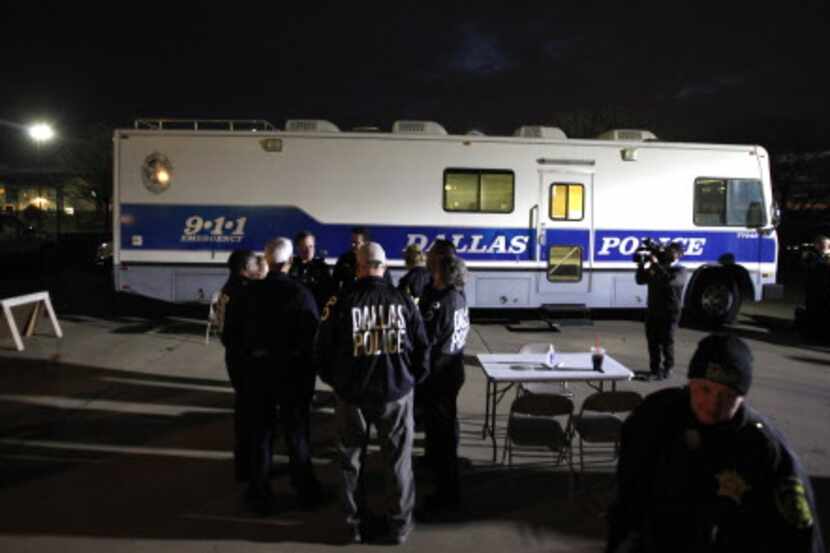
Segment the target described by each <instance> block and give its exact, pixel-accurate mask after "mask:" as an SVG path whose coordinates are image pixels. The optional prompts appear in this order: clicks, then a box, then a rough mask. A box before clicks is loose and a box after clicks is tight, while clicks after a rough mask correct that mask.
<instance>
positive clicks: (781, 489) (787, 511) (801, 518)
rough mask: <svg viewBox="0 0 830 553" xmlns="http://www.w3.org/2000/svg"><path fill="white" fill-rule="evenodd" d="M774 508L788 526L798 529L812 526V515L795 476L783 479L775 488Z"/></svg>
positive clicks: (804, 494)
mask: <svg viewBox="0 0 830 553" xmlns="http://www.w3.org/2000/svg"><path fill="white" fill-rule="evenodd" d="M775 506H776V508H777V509H778V513H779V514H780V515H781V516H782V517H783V518H784V520H785V521H787V523H788V524H789V525H790V526H794V527H796V528H798V529H804V528H810V527H812V526H813V513H812V511H811V509H810V503H809V502H808V501H807V492H806V491H805V489H804V484H802V483H801V480H799V479H798V478H797V477H795V476H791V477H789V478H786V479H784V480H783V481H781V482H779V483H778V485H777V486H776V487H775Z"/></svg>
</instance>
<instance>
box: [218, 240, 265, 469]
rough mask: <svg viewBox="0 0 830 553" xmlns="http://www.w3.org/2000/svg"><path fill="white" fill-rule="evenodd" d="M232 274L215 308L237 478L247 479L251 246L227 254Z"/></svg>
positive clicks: (254, 261)
mask: <svg viewBox="0 0 830 553" xmlns="http://www.w3.org/2000/svg"><path fill="white" fill-rule="evenodd" d="M228 269H229V270H230V275H229V276H228V280H227V282H225V285H224V286H223V287H222V291H221V294H220V295H219V299H218V300H217V302H216V305H215V307H214V309H215V310H216V318H217V319H218V325H219V327H220V329H221V340H222V345H223V346H225V366H226V367H227V369H228V378H229V379H230V381H231V386H232V387H233V391H234V401H233V429H234V446H233V464H234V473H235V475H236V481H237V482H246V481H247V480H248V478H249V475H250V469H251V460H250V455H249V452H250V449H249V447H248V444H249V442H250V433H249V428H248V426H247V425H245V424H244V422H245V420H244V417H243V415H242V403H241V401H240V394H241V393H242V379H243V378H244V376H245V369H246V362H245V357H244V354H243V353H244V352H243V342H244V329H245V317H246V315H247V313H246V309H247V301H248V300H247V294H248V291H249V289H250V287H249V284H250V283H251V281H252V280H255V279H256V277H257V270H258V267H257V257H256V255H255V254H254V252H252V251H251V250H236V251H234V252H233V253H231V255H230V257H228Z"/></svg>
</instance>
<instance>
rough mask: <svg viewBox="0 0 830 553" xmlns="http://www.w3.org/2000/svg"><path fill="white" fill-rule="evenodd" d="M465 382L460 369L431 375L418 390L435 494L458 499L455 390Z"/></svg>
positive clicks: (459, 388) (459, 491) (456, 391)
mask: <svg viewBox="0 0 830 553" xmlns="http://www.w3.org/2000/svg"><path fill="white" fill-rule="evenodd" d="M463 384H464V372H463V369H462V371H461V373H460V374H457V371H446V373H445V374H436V375H430V376H429V377H428V378H427V380H426V382H424V385H423V386H422V387H421V388H419V390H418V392H419V393H420V394H422V401H423V405H424V425H425V428H424V430H425V434H426V435H425V438H426V452H427V453H426V456H427V462H428V463H429V465H430V468H431V469H432V472H433V474H435V485H436V497H437V498H439V499H440V500H445V501H447V502H450V503H453V502H457V501H458V500H459V497H460V494H461V486H460V483H459V475H458V438H459V437H458V407H457V400H458V392H459V391H460V390H461V386H463Z"/></svg>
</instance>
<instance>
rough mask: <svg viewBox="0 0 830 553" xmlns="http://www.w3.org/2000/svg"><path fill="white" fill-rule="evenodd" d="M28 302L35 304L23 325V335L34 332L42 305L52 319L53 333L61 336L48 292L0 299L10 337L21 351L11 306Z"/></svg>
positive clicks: (18, 333) (20, 341)
mask: <svg viewBox="0 0 830 553" xmlns="http://www.w3.org/2000/svg"><path fill="white" fill-rule="evenodd" d="M30 303H33V304H35V305H34V309H33V310H32V313H31V315H30V316H29V319H28V320H27V321H26V324H25V325H24V327H23V336H31V335H32V334H34V332H35V327H36V326H37V320H38V317H39V316H40V313H41V310H42V309H43V307H46V312H47V313H49V319H50V320H51V321H52V328H53V329H54V330H55V335H56V336H57V337H58V338H63V332H62V331H61V327H60V325H59V324H58V318H57V317H56V316H55V310H54V309H52V300H51V299H49V292H35V293H34V294H26V295H25V296H16V297H13V298H6V299H4V300H0V305H2V306H3V315H4V316H5V318H6V324H7V325H8V326H9V332H11V335H12V339H14V344H15V345H16V346H17V351H23V340H22V339H21V338H20V332H19V331H18V330H17V324H16V323H15V321H14V316H13V315H12V307H18V306H20V305H27V304H30Z"/></svg>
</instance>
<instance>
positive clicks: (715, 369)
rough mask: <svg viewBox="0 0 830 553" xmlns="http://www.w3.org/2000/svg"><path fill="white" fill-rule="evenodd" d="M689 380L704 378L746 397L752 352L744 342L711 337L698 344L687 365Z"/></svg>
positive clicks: (724, 336) (750, 372) (724, 335)
mask: <svg viewBox="0 0 830 553" xmlns="http://www.w3.org/2000/svg"><path fill="white" fill-rule="evenodd" d="M689 378H705V379H706V380H711V381H712V382H717V383H719V384H724V385H726V386H729V387H730V388H732V389H733V390H735V391H736V392H738V394H740V395H742V396H745V395H746V394H747V392H748V391H749V387H750V385H752V352H751V351H749V347H748V346H747V345H746V344H745V343H744V341H743V340H741V339H740V338H737V337H735V336H730V335H728V334H710V335H709V336H707V337H706V338H704V339H703V340H701V341H700V343H698V345H697V350H696V351H695V353H694V355H692V360H691V361H690V362H689Z"/></svg>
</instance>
